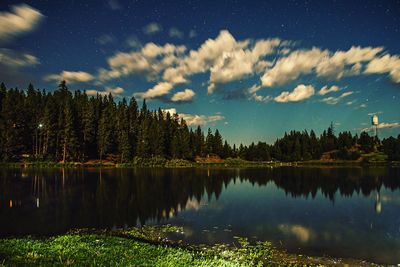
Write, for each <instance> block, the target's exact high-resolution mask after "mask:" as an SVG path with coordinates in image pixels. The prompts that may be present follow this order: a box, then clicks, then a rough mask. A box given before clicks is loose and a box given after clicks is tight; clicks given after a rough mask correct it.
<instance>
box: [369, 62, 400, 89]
mask: <svg viewBox="0 0 400 267" xmlns="http://www.w3.org/2000/svg"><path fill="white" fill-rule="evenodd" d="M365 73H366V74H380V73H389V75H390V77H391V79H392V81H393V82H395V83H400V57H399V56H396V55H393V56H392V55H384V56H383V57H380V58H375V59H373V60H372V61H371V62H369V63H368V65H367V67H366V69H365Z"/></svg>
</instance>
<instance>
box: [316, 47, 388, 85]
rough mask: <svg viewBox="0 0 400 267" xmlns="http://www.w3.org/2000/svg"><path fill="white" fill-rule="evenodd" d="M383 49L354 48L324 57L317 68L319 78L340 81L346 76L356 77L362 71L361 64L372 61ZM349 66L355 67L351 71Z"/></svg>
mask: <svg viewBox="0 0 400 267" xmlns="http://www.w3.org/2000/svg"><path fill="white" fill-rule="evenodd" d="M382 50H383V47H375V48H374V47H364V48H363V47H360V46H352V47H351V48H350V49H349V50H347V51H337V52H335V53H334V54H333V55H331V56H328V57H324V58H323V59H322V60H321V62H320V63H319V64H318V66H317V68H316V72H317V75H318V76H325V77H331V78H335V79H340V78H342V77H343V76H346V75H356V74H358V73H359V71H360V69H361V64H360V62H366V61H370V60H372V59H373V58H375V56H376V55H377V54H378V53H380V52H382ZM347 65H353V66H352V67H351V69H350V70H348V69H346V66H347Z"/></svg>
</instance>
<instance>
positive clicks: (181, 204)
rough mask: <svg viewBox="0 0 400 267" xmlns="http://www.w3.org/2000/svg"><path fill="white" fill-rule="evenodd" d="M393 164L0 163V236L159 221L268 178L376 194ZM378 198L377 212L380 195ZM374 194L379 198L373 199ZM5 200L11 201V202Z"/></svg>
mask: <svg viewBox="0 0 400 267" xmlns="http://www.w3.org/2000/svg"><path fill="white" fill-rule="evenodd" d="M399 170H400V169H399V168H385V167H374V168H270V169H256V168H254V169H251V168H250V169H206V168H204V169H201V168H193V169H192V168H189V169H186V168H185V169H157V168H151V169H150V168H149V169H53V170H51V169H2V170H1V171H0V174H1V177H0V218H1V220H0V227H1V228H0V229H1V231H0V235H3V236H4V235H16V234H27V233H37V234H47V233H57V232H63V231H65V230H68V229H71V228H105V227H124V226H134V225H138V224H141V225H142V224H145V223H146V222H149V220H152V221H156V222H160V221H162V220H163V219H167V218H169V217H170V216H175V215H177V214H178V213H179V212H180V211H182V210H185V209H187V208H194V209H198V206H199V203H201V201H207V200H210V199H212V198H216V199H218V198H219V196H220V195H221V193H222V192H223V190H224V189H225V188H226V187H227V186H228V185H229V184H230V183H237V182H245V181H246V182H250V183H252V184H253V185H257V186H266V185H267V184H268V183H274V184H275V185H276V186H277V187H278V188H280V189H281V190H283V191H284V192H285V193H286V195H287V196H288V197H294V198H297V197H302V198H315V197H316V195H317V193H318V192H320V193H321V195H322V196H324V197H326V198H328V199H330V200H331V201H334V200H335V196H336V195H337V194H340V196H342V197H351V196H353V194H362V195H364V196H370V195H371V194H372V195H373V196H374V197H375V196H376V195H377V194H378V192H379V191H380V189H381V188H382V186H383V187H385V188H388V189H391V190H398V189H399V188H400V179H399V178H400V172H399ZM378 196H379V204H377V205H379V207H378V208H379V211H380V209H381V206H380V205H381V201H380V195H378ZM377 199H378V198H377ZM11 203H12V204H11Z"/></svg>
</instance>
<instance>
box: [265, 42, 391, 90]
mask: <svg viewBox="0 0 400 267" xmlns="http://www.w3.org/2000/svg"><path fill="white" fill-rule="evenodd" d="M382 51H383V48H382V47H364V48H363V47H359V46H353V47H351V48H350V49H349V50H347V51H337V52H335V53H333V54H332V53H331V52H330V51H328V50H324V51H321V50H320V49H319V48H313V49H311V50H297V51H293V52H292V53H290V54H289V55H288V56H287V57H283V58H279V59H278V60H277V62H276V64H275V65H274V66H273V67H272V68H271V69H267V71H266V72H265V74H264V75H263V76H262V77H261V82H262V85H263V87H272V86H279V85H283V84H285V83H287V82H290V81H293V80H296V79H297V78H298V77H299V76H300V75H303V74H310V73H313V72H315V73H316V74H317V76H320V77H328V78H335V79H341V78H342V77H344V76H351V75H358V74H359V73H360V72H361V69H362V64H361V63H363V62H368V61H371V60H373V59H374V58H375V57H376V56H377V55H378V54H379V53H381V52H382Z"/></svg>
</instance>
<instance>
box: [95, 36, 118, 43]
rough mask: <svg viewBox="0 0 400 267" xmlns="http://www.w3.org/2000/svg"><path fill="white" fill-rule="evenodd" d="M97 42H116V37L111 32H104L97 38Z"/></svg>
mask: <svg viewBox="0 0 400 267" xmlns="http://www.w3.org/2000/svg"><path fill="white" fill-rule="evenodd" d="M96 42H98V43H99V44H101V45H107V44H111V43H114V42H115V37H114V36H112V35H111V34H103V35H100V36H99V37H97V38H96Z"/></svg>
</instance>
